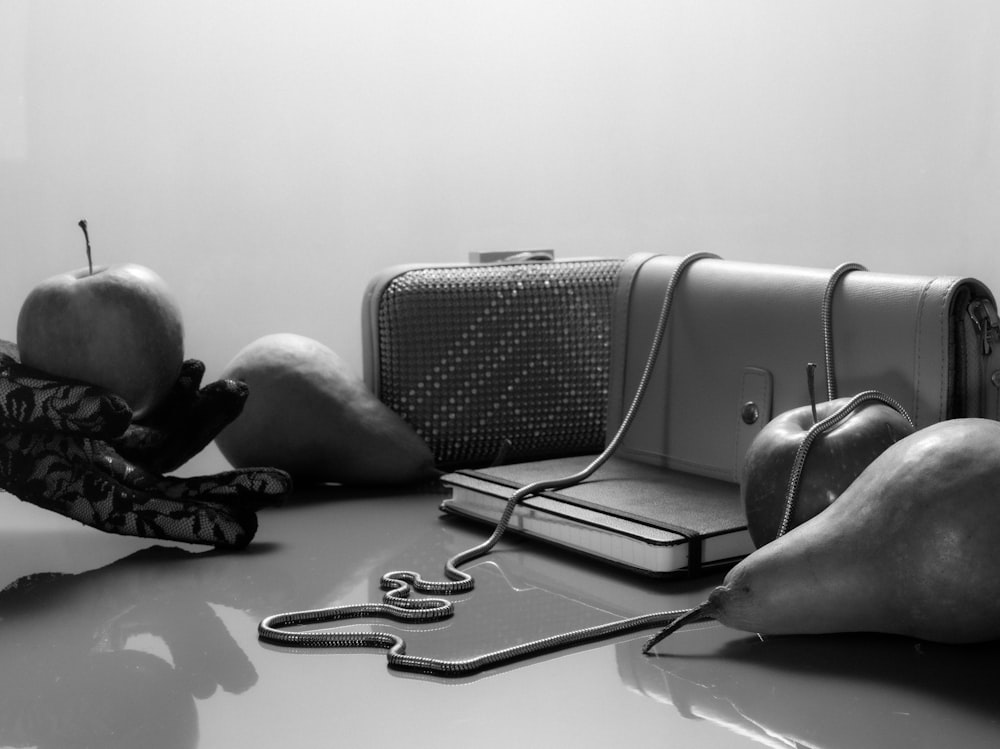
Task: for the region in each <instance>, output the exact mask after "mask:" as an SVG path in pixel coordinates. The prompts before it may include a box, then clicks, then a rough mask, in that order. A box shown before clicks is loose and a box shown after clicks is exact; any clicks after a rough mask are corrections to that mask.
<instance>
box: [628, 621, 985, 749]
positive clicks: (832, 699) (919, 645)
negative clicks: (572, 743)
mask: <svg viewBox="0 0 1000 749" xmlns="http://www.w3.org/2000/svg"><path fill="white" fill-rule="evenodd" d="M735 634H736V636H735V637H734V632H733V631H732V630H727V629H726V628H725V627H722V626H721V625H718V624H715V623H708V624H701V625H692V626H689V627H688V628H687V629H686V630H683V631H681V632H678V633H675V634H674V635H672V636H671V637H670V638H668V639H666V640H664V641H663V642H661V643H660V644H659V645H658V646H657V655H656V656H653V657H651V658H648V659H646V660H644V661H641V660H639V659H636V658H635V653H634V652H633V649H632V648H630V647H628V646H627V644H626V645H618V646H617V647H618V659H619V672H620V674H621V676H622V680H623V681H624V682H625V683H626V684H628V685H629V686H630V687H631V688H633V689H635V690H636V691H638V692H640V693H642V694H645V695H647V696H648V697H650V698H652V699H654V700H657V701H661V702H663V703H664V704H668V705H672V706H673V709H675V710H676V711H677V714H679V715H681V716H683V717H684V718H687V719H692V720H703V721H708V722H711V723H715V724H717V725H719V726H720V727H724V728H725V729H726V730H727V731H730V732H732V733H734V734H738V735H741V736H748V737H751V738H753V739H754V740H756V741H759V742H761V743H762V744H763V745H765V746H773V747H811V748H815V749H850V748H853V747H858V748H861V747H879V748H880V749H891V748H892V747H900V749H903V748H904V747H906V748H907V749H912V747H941V746H947V745H949V744H955V743H956V742H957V743H958V744H959V745H961V746H976V747H978V746H996V745H998V744H997V742H998V741H1000V691H998V690H997V688H996V683H995V682H996V676H995V675H996V674H997V673H998V671H1000V643H987V644H982V645H942V644H937V643H925V642H919V641H917V640H913V639H910V638H906V637H896V636H891V635H876V634H843V635H816V636H782V637H766V638H760V637H757V636H755V635H747V634H745V633H735Z"/></svg>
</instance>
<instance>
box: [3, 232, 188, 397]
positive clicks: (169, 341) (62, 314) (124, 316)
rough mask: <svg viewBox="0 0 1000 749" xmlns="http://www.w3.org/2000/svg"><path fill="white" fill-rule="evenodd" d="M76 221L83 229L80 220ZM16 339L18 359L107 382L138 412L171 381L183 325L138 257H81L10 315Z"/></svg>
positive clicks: (176, 368)
mask: <svg viewBox="0 0 1000 749" xmlns="http://www.w3.org/2000/svg"><path fill="white" fill-rule="evenodd" d="M80 226H81V228H82V229H83V230H84V233H85V234H86V231H87V229H86V222H85V221H81V222H80ZM87 258H88V261H89V260H90V242H89V238H88V242H87ZM17 345H18V349H19V352H20V356H21V361H22V362H23V363H24V364H26V365H28V366H30V367H34V368H36V369H40V370H42V371H43V372H47V373H49V374H51V375H55V376H57V377H64V378H69V379H73V380H79V381H82V382H87V383H90V384H92V385H99V386H100V387H103V388H106V389H107V390H110V391H111V392H113V393H115V394H117V395H119V396H121V397H122V398H124V399H125V401H126V402H127V403H128V404H129V406H130V407H131V408H132V410H133V412H134V414H135V416H137V417H138V416H142V415H143V414H145V413H147V412H148V411H149V410H150V409H152V408H153V407H154V406H156V405H157V404H158V403H159V402H160V401H161V400H162V398H163V397H164V396H165V395H166V394H167V392H168V391H169V390H170V389H171V388H172V387H173V386H174V384H175V383H176V381H177V377H178V375H179V374H180V370H181V365H182V364H183V358H184V330H183V325H182V322H181V312H180V307H179V306H178V304H177V302H176V300H175V299H174V296H173V294H172V293H171V292H170V290H169V288H168V287H167V284H166V283H165V282H164V280H163V279H162V278H161V277H160V276H159V275H157V274H156V273H154V272H153V271H151V270H150V269H149V268H146V267H144V266H141V265H134V264H129V263H126V264H121V265H111V266H108V267H103V266H98V267H93V265H92V264H91V263H90V262H88V266H87V267H85V268H81V269H79V270H76V271H72V272H69V273H62V274H59V275H56V276H52V277H51V278H48V279H46V280H45V281H42V282H41V283H40V284H39V285H38V286H36V287H35V288H34V289H32V290H31V292H30V293H29V294H28V296H27V297H26V298H25V300H24V304H23V305H22V306H21V311H20V314H19V315H18V318H17Z"/></svg>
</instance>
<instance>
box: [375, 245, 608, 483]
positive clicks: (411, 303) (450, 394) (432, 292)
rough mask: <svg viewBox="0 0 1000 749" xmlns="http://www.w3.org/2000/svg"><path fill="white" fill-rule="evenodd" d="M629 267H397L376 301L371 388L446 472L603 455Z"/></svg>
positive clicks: (379, 279) (600, 263) (382, 279)
mask: <svg viewBox="0 0 1000 749" xmlns="http://www.w3.org/2000/svg"><path fill="white" fill-rule="evenodd" d="M621 265H622V260H619V259H581V260H559V261H534V262H519V263H495V264H481V265H475V264H469V265H448V266H444V265H419V266H412V265H411V266H395V267H392V268H388V269H386V270H385V271H383V272H382V273H380V274H379V275H378V276H376V277H375V278H374V279H372V281H371V282H370V283H369V286H368V289H367V291H366V294H365V301H364V309H363V313H362V322H363V336H364V339H363V340H364V376H365V382H366V383H367V385H368V387H369V388H370V389H371V390H372V391H373V392H374V393H375V394H376V395H377V396H378V398H379V399H380V400H381V401H382V402H383V403H385V404H386V405H387V406H388V407H389V408H390V409H392V410H393V411H394V412H396V413H397V414H398V415H399V416H401V417H402V418H403V419H404V420H405V421H406V422H407V423H408V424H410V426H412V427H413V428H414V430H415V431H416V432H417V434H419V435H420V436H421V437H422V438H423V439H424V441H425V442H427V444H428V445H429V446H430V448H431V450H432V452H433V453H434V456H435V458H436V460H437V463H438V465H439V466H441V467H449V468H450V467H469V466H482V465H489V464H496V463H501V462H517V461H526V460H535V459H545V458H554V457H562V456H569V455H580V454H586V453H592V452H598V451H600V449H601V448H602V447H603V445H604V438H605V426H606V419H607V416H606V408H607V400H608V378H609V372H608V369H609V362H610V333H611V316H612V297H613V293H614V289H615V283H616V279H617V276H618V271H619V269H620V268H621Z"/></svg>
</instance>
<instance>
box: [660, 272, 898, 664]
mask: <svg viewBox="0 0 1000 749" xmlns="http://www.w3.org/2000/svg"><path fill="white" fill-rule="evenodd" d="M856 270H867V268H865V266H863V265H860V264H859V263H843V264H842V265H839V266H837V267H836V268H835V269H834V270H833V273H831V274H830V280H829V281H828V282H827V285H826V289H825V291H824V292H823V306H822V312H821V320H820V321H821V324H822V327H823V354H824V357H825V366H826V389H827V400H831V401H832V400H835V399H836V398H837V374H836V369H835V367H834V350H833V295H834V292H835V291H836V290H837V285H838V284H839V283H840V281H841V279H842V278H843V277H844V276H845V275H847V274H848V273H850V272H852V271H856ZM872 402H876V403H883V404H885V405H887V406H889V407H890V408H893V409H894V410H895V411H897V412H898V413H899V414H900V415H902V416H903V417H904V418H905V419H906V420H907V422H909V424H910V426H911V427H914V428H915V425H914V423H913V419H911V418H910V415H909V414H908V413H907V412H906V409H905V408H903V406H902V405H900V404H899V403H898V402H897V401H896V400H895V399H894V398H892V397H891V396H889V395H886V394H885V393H883V392H881V391H878V390H864V391H862V392H860V393H858V394H857V395H855V396H854V397H853V398H851V400H850V401H848V402H847V403H845V404H844V405H843V406H841V407H840V408H839V409H837V410H836V411H835V412H834V413H832V414H830V415H829V416H827V417H826V418H825V419H823V420H821V421H818V422H816V423H815V424H813V425H812V427H810V429H809V431H808V432H806V434H805V436H804V437H803V438H802V442H800V443H799V447H798V450H796V452H795V459H794V460H793V462H792V469H791V472H790V475H789V479H788V488H787V490H786V492H785V509H784V513H783V514H782V517H781V524H780V525H779V526H778V532H777V535H776V536H775V538H778V537H780V536H783V535H785V533H787V532H788V524H789V523H790V522H791V517H792V514H793V512H794V511H795V502H796V501H797V498H798V494H799V485H800V484H801V481H802V470H803V468H804V467H805V462H806V458H807V457H808V455H809V450H810V448H811V447H812V445H813V443H814V442H815V441H816V439H817V438H818V437H819V436H820V435H822V434H825V433H826V432H828V431H830V430H831V429H833V428H834V427H835V426H837V425H838V424H840V423H841V422H842V421H844V419H846V418H847V417H848V416H850V415H851V414H852V413H854V412H855V411H856V410H858V409H859V408H860V407H861V406H863V405H865V404H867V403H872ZM813 413H814V414H815V408H814V411H813ZM706 606H707V602H706V603H702V604H700V605H698V606H695V607H694V608H690V609H686V610H684V611H682V612H680V614H679V616H678V617H677V618H676V619H675V620H674V621H672V622H671V623H670V624H669V625H667V627H666V628H665V629H663V630H661V631H660V632H658V633H656V634H655V635H654V636H653V637H651V638H649V640H647V641H646V644H645V645H644V646H643V648H642V652H643V653H648V652H649V651H650V650H652V649H653V647H654V646H655V645H656V644H657V643H658V642H660V641H661V640H663V639H664V638H665V637H667V636H668V635H670V634H672V633H673V632H675V631H676V630H677V629H679V628H680V627H682V626H684V625H685V624H689V623H691V622H695V621H702V620H704V619H707V618H710V617H709V616H708V615H707V614H705V613H704V611H705V609H706Z"/></svg>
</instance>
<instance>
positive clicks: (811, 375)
mask: <svg viewBox="0 0 1000 749" xmlns="http://www.w3.org/2000/svg"><path fill="white" fill-rule="evenodd" d="M806 382H807V383H808V386H809V405H810V406H811V407H812V417H813V424H815V423H816V422H817V421H819V416H818V414H817V413H816V362H809V363H808V364H806Z"/></svg>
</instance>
